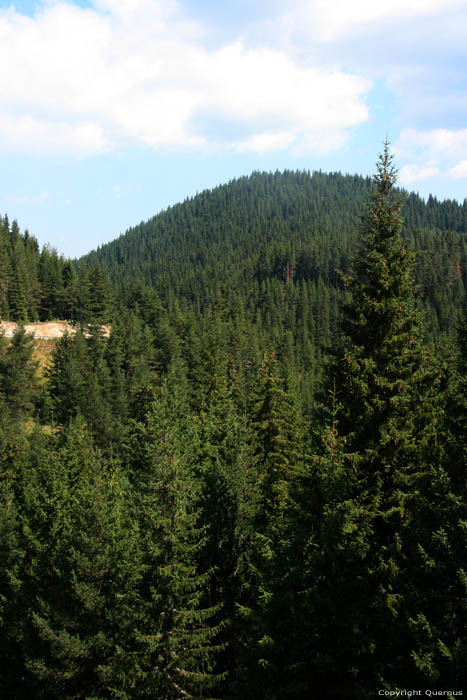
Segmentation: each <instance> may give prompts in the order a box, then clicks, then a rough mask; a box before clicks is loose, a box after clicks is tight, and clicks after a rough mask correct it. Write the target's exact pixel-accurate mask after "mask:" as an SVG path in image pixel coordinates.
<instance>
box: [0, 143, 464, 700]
mask: <svg viewBox="0 0 467 700" xmlns="http://www.w3.org/2000/svg"><path fill="white" fill-rule="evenodd" d="M466 289H467V200H464V202H463V204H459V203H458V202H457V201H455V200H444V201H439V200H438V199H436V198H435V197H432V196H430V197H429V198H428V199H427V200H425V199H422V198H421V197H419V196H418V195H416V194H413V193H408V192H405V191H404V190H402V189H400V188H399V187H398V185H397V170H396V168H395V164H394V161H393V156H392V155H391V152H390V149H389V145H388V144H387V143H386V144H385V145H384V149H383V151H382V153H381V155H380V156H378V160H377V165H376V172H375V175H374V177H373V178H372V179H370V178H364V177H361V176H358V175H342V174H340V173H324V172H320V171H319V172H318V171H315V172H312V173H310V172H305V171H297V172H293V171H285V172H275V173H262V172H254V173H253V174H252V175H251V176H248V177H243V178H239V179H237V180H233V181H231V182H229V183H227V184H225V185H222V186H219V187H217V188H215V189H212V190H209V191H205V192H202V193H200V194H198V195H196V196H195V197H193V198H190V199H187V200H186V201H185V202H183V203H180V204H178V205H176V206H173V207H171V208H169V209H167V210H165V211H163V212H161V213H160V214H158V215H157V216H155V217H154V218H152V219H150V220H149V221H147V222H142V223H140V224H139V225H136V226H135V227H134V228H131V229H130V230H128V231H127V232H126V233H125V234H124V235H121V236H120V237H119V238H118V239H116V240H114V241H113V242H111V243H108V244H106V245H103V246H101V247H100V248H98V249H97V250H94V251H92V252H89V253H88V254H87V255H85V256H84V257H82V258H80V259H78V260H72V259H67V258H65V257H64V256H62V255H61V254H60V253H59V252H57V251H56V250H55V249H53V248H51V247H49V246H45V247H43V248H42V249H41V248H40V246H39V244H38V242H37V240H36V238H35V237H34V236H33V235H30V234H29V233H28V232H27V231H24V232H22V231H21V229H20V227H19V225H18V223H17V222H16V221H10V220H9V218H8V216H7V215H6V214H5V215H3V216H2V217H0V319H1V320H2V321H4V322H6V321H8V322H15V323H16V324H17V330H16V331H15V332H14V334H13V335H12V337H11V338H10V337H6V334H5V333H0V465H1V469H0V497H1V509H0V519H1V527H0V536H1V545H0V546H1V558H2V566H1V569H0V624H1V635H0V697H1V698H3V699H4V700H139V699H144V698H147V699H152V700H185V699H187V698H193V699H195V698H196V699H206V700H207V699H211V700H214V699H217V700H315V699H316V700H327V699H329V700H365V699H368V700H369V699H370V698H374V697H377V696H378V693H379V695H385V696H389V695H390V693H392V696H394V697H395V693H396V691H400V692H402V691H403V690H404V689H407V688H409V687H410V688H424V689H425V688H430V689H431V691H432V693H433V694H436V693H437V692H439V693H441V691H443V693H444V695H445V697H454V696H455V694H456V693H457V694H459V691H461V690H462V689H464V690H467V479H466V469H467V430H466V428H467V303H466V301H465V299H466ZM54 320H67V321H68V322H69V323H70V324H71V326H72V328H73V332H72V333H71V332H65V333H64V334H63V335H62V336H61V337H60V338H59V339H57V340H37V339H34V338H33V336H32V335H30V334H28V333H27V332H26V330H25V328H24V325H25V324H27V323H31V322H46V321H47V322H48V321H54ZM104 326H106V327H107V328H110V332H109V333H105V332H104ZM447 690H448V691H449V694H448V693H446V691H447Z"/></svg>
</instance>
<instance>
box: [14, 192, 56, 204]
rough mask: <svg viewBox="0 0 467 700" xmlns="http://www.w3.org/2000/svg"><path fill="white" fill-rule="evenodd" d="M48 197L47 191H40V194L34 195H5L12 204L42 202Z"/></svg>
mask: <svg viewBox="0 0 467 700" xmlns="http://www.w3.org/2000/svg"><path fill="white" fill-rule="evenodd" d="M48 198H49V193H48V192H41V193H40V194H36V195H32V196H29V195H24V194H20V195H9V196H7V197H6V199H7V200H8V201H10V202H13V203H14V204H28V205H29V204H32V205H36V204H43V203H44V202H46V201H47V200H48Z"/></svg>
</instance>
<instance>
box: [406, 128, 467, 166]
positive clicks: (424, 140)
mask: <svg viewBox="0 0 467 700" xmlns="http://www.w3.org/2000/svg"><path fill="white" fill-rule="evenodd" d="M394 152H395V153H396V155H397V156H400V157H410V156H413V155H415V154H420V153H425V154H428V155H429V157H443V158H455V159H458V157H459V155H460V154H462V153H466V154H467V129H428V130H425V131H422V130H419V129H403V130H402V132H401V134H400V137H399V138H398V140H397V142H396V143H395V144H394Z"/></svg>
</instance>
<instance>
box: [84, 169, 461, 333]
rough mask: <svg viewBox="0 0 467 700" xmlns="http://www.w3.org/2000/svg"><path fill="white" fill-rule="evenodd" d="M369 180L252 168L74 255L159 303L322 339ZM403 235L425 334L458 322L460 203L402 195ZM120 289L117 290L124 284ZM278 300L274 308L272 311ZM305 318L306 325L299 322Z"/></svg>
mask: <svg viewBox="0 0 467 700" xmlns="http://www.w3.org/2000/svg"><path fill="white" fill-rule="evenodd" d="M370 189H371V180H370V179H369V178H363V177H361V176H358V175H341V174H340V173H329V174H326V173H322V172H313V173H309V172H290V171H285V172H283V173H280V172H276V173H259V172H256V173H253V174H252V175H251V176H249V177H242V178H239V179H237V180H233V181H231V182H229V183H228V184H225V185H222V186H219V187H217V188H215V189H213V190H209V191H205V192H202V193H200V194H198V195H196V196H195V197H193V198H191V199H187V200H186V201H185V202H183V203H182V204H178V205H176V206H174V207H171V208H169V209H167V210H166V211H164V212H162V213H160V214H158V215H157V216H155V217H153V218H152V219H150V220H149V221H147V222H145V223H143V222H142V223H140V224H139V225H138V226H135V227H133V228H131V229H129V230H128V231H127V232H126V233H125V234H124V235H121V236H120V237H119V238H118V239H116V240H114V241H113V242H111V243H108V244H106V245H103V246H101V247H100V248H98V249H97V250H96V251H93V252H92V253H90V254H88V255H87V256H85V257H84V258H83V262H84V263H85V264H86V265H87V266H92V265H95V264H99V265H100V266H101V267H102V268H103V270H104V271H105V272H106V274H107V275H108V276H109V277H110V278H111V279H112V281H113V282H114V283H116V284H117V285H118V286H119V287H120V293H121V296H122V298H123V299H125V300H126V301H128V298H129V297H128V290H129V288H130V287H131V285H132V284H133V283H134V282H135V281H136V280H139V281H143V282H144V283H145V284H147V285H150V286H152V287H153V288H154V289H155V290H156V291H157V293H158V295H159V297H160V299H161V300H162V303H163V304H164V306H165V307H166V308H171V307H173V305H174V303H175V300H176V303H177V305H178V308H179V309H181V310H182V311H190V312H195V313H201V314H209V313H212V311H213V309H216V308H217V309H219V308H221V307H222V308H223V309H224V310H225V311H226V312H227V313H228V314H229V315H230V316H231V317H232V318H235V317H237V316H238V314H239V313H240V314H242V315H245V316H246V317H247V319H248V320H249V321H250V322H252V323H258V322H259V323H260V324H261V325H264V326H266V327H267V328H269V329H271V328H272V327H273V326H274V327H275V326H277V325H278V324H279V325H281V326H282V327H283V330H284V328H290V329H291V330H293V332H294V335H295V334H296V333H295V331H296V328H297V326H298V325H300V324H301V323H305V325H306V326H307V332H308V333H310V334H311V337H312V338H313V340H314V341H316V340H317V339H320V340H323V334H324V337H325V338H327V339H329V337H330V334H332V333H333V332H334V331H335V329H336V324H335V317H336V314H338V310H337V309H338V307H339V306H340V303H341V301H342V293H343V285H342V281H341V275H340V273H341V272H344V273H346V272H348V271H349V267H350V264H351V263H350V261H351V258H352V256H353V254H354V253H355V250H356V243H357V238H358V225H359V221H360V215H361V213H362V210H363V205H362V202H364V201H365V199H366V198H367V196H368V193H369V192H370ZM402 216H403V219H404V229H403V233H404V236H405V238H406V239H407V240H408V242H409V244H410V246H411V247H412V248H414V249H415V250H417V251H418V252H419V260H418V265H417V268H416V281H417V284H418V285H419V289H418V291H417V294H418V298H419V301H420V303H421V304H422V305H423V306H424V307H425V309H426V311H427V312H428V319H427V320H428V324H427V330H426V332H427V337H432V338H433V337H434V338H436V337H438V335H439V334H440V333H442V332H445V331H448V330H449V329H451V328H452V327H453V326H454V325H455V324H456V323H457V320H458V314H459V308H460V305H461V300H462V298H463V293H464V287H465V285H466V283H467V249H466V236H465V234H466V231H467V200H465V201H464V203H463V204H462V205H461V204H459V203H457V202H455V201H452V200H446V201H443V202H440V201H438V200H437V199H436V198H435V197H432V196H430V197H429V199H428V200H427V201H426V202H425V201H424V200H423V199H421V198H420V197H419V196H418V195H416V194H407V195H406V199H405V204H404V206H403V211H402ZM125 290H126V291H125ZM278 307H280V309H279V308H278ZM305 317H308V320H305Z"/></svg>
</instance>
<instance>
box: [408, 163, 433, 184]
mask: <svg viewBox="0 0 467 700" xmlns="http://www.w3.org/2000/svg"><path fill="white" fill-rule="evenodd" d="M435 175H439V168H438V166H437V165H429V164H428V165H417V164H415V163H412V164H411V165H404V166H403V167H402V168H401V169H400V172H399V180H400V182H401V183H402V184H404V185H409V184H411V183H412V182H419V181H420V180H426V179H427V178H429V177H434V176H435Z"/></svg>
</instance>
